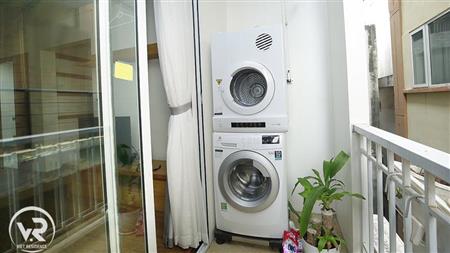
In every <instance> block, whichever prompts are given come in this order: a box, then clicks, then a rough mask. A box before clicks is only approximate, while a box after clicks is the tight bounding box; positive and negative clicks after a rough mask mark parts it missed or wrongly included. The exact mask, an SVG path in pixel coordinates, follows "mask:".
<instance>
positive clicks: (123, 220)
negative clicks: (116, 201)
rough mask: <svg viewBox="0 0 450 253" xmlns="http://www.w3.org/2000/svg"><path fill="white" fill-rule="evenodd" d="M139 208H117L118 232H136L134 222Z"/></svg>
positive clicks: (128, 233) (127, 233) (122, 233)
mask: <svg viewBox="0 0 450 253" xmlns="http://www.w3.org/2000/svg"><path fill="white" fill-rule="evenodd" d="M139 210H140V209H139V208H137V209H136V208H134V209H133V208H130V207H126V206H122V207H120V209H119V233H120V234H121V235H130V234H134V233H135V232H136V222H137V219H138V216H139Z"/></svg>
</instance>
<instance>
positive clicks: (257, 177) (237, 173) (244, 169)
mask: <svg viewBox="0 0 450 253" xmlns="http://www.w3.org/2000/svg"><path fill="white" fill-rule="evenodd" d="M253 163H254V161H253V160H250V159H242V160H239V161H238V164H237V165H236V166H235V167H234V168H232V169H231V172H230V174H229V175H230V176H229V180H228V182H229V185H230V189H231V191H232V192H233V194H234V195H236V197H238V198H240V199H241V200H244V201H250V202H253V201H257V200H259V199H262V198H264V197H267V195H268V194H269V193H270V187H271V180H270V178H266V177H264V176H263V174H262V173H261V172H260V171H259V170H258V169H257V168H255V167H254V166H253Z"/></svg>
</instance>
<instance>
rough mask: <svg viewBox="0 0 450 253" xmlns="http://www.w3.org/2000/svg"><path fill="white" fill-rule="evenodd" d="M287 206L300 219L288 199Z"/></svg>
mask: <svg viewBox="0 0 450 253" xmlns="http://www.w3.org/2000/svg"><path fill="white" fill-rule="evenodd" d="M288 208H289V210H290V211H291V212H292V213H293V214H294V215H295V216H297V219H300V214H299V213H298V212H297V210H295V208H294V206H293V205H292V203H291V201H288Z"/></svg>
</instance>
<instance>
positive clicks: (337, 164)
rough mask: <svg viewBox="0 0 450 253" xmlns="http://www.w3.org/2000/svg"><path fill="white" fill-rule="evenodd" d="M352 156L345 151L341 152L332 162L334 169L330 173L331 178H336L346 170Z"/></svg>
mask: <svg viewBox="0 0 450 253" xmlns="http://www.w3.org/2000/svg"><path fill="white" fill-rule="evenodd" d="M349 158H350V156H349V155H348V154H347V153H345V152H344V151H341V152H339V154H338V155H337V156H336V157H335V158H334V159H333V160H332V162H331V163H332V168H331V173H330V178H333V177H334V176H336V174H337V173H338V172H339V171H340V170H341V169H342V168H344V166H345V164H346V163H347V161H348V159H349Z"/></svg>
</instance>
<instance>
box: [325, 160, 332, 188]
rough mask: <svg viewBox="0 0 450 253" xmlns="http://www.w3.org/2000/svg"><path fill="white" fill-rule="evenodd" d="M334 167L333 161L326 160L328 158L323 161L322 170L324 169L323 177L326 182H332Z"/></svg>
mask: <svg viewBox="0 0 450 253" xmlns="http://www.w3.org/2000/svg"><path fill="white" fill-rule="evenodd" d="M332 168H333V167H332V163H331V161H326V160H325V161H323V167H322V171H323V178H324V181H325V182H324V183H325V184H327V183H329V182H330V178H331V172H332Z"/></svg>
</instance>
